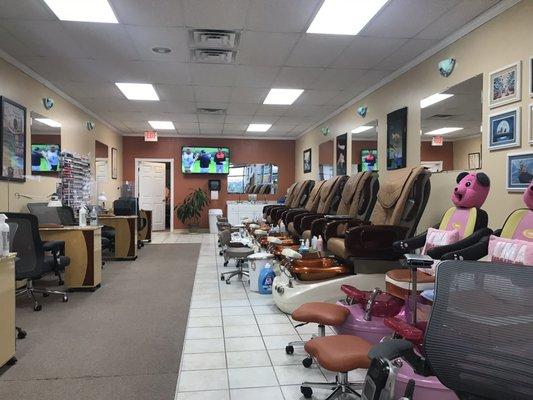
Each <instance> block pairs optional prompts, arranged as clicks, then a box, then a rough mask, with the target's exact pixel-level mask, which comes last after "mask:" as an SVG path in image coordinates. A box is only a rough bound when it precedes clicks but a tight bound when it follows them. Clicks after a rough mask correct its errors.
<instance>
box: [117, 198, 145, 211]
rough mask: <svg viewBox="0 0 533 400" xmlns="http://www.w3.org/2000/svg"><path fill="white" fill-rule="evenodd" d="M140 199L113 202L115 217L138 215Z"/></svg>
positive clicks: (120, 199) (124, 199) (122, 199)
mask: <svg viewBox="0 0 533 400" xmlns="http://www.w3.org/2000/svg"><path fill="white" fill-rule="evenodd" d="M138 210H139V199H138V198H137V197H121V198H119V199H118V200H115V201H114V202H113V212H114V214H115V215H137V213H138Z"/></svg>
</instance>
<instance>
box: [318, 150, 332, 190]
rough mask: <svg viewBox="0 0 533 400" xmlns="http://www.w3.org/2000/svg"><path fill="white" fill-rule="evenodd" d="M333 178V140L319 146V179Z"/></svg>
mask: <svg viewBox="0 0 533 400" xmlns="http://www.w3.org/2000/svg"><path fill="white" fill-rule="evenodd" d="M330 178H333V140H328V141H327V142H324V143H321V144H320V145H319V146H318V180H320V181H321V180H324V179H330Z"/></svg>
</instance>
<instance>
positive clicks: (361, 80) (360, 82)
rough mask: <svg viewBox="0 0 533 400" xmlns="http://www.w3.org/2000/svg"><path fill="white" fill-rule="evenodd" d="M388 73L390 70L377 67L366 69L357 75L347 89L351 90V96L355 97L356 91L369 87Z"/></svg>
mask: <svg viewBox="0 0 533 400" xmlns="http://www.w3.org/2000/svg"><path fill="white" fill-rule="evenodd" d="M390 73H391V72H390V71H382V70H377V69H373V70H370V71H367V72H366V73H365V74H364V75H362V76H360V77H358V78H357V79H356V80H355V81H354V82H353V83H352V84H351V85H350V86H347V89H349V90H353V91H354V94H353V97H355V96H356V95H357V93H360V92H362V91H365V90H367V89H369V88H370V87H372V86H373V85H375V84H376V83H378V82H379V81H381V80H382V79H383V78H385V77H387V76H388V75H390Z"/></svg>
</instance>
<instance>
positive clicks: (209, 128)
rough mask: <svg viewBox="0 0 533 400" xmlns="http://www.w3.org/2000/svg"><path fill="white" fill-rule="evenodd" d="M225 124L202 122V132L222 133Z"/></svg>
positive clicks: (208, 133)
mask: <svg viewBox="0 0 533 400" xmlns="http://www.w3.org/2000/svg"><path fill="white" fill-rule="evenodd" d="M223 128H224V124H202V123H200V133H201V134H206V135H220V134H222V129H223Z"/></svg>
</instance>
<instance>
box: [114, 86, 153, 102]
mask: <svg viewBox="0 0 533 400" xmlns="http://www.w3.org/2000/svg"><path fill="white" fill-rule="evenodd" d="M115 85H117V87H118V88H119V89H120V91H121V92H122V93H124V96H126V98H127V99H128V100H151V101H159V96H158V95H157V92H156V91H155V89H154V86H153V85H152V84H150V83H115Z"/></svg>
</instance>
